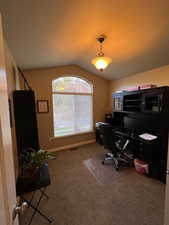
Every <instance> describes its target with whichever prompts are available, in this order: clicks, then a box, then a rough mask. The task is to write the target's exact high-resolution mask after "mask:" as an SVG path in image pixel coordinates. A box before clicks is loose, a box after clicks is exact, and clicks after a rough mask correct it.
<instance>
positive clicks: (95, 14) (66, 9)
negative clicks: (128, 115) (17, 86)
mask: <svg viewBox="0 0 169 225" xmlns="http://www.w3.org/2000/svg"><path fill="white" fill-rule="evenodd" d="M0 12H1V13H2V16H3V22H4V33H5V38H6V39H7V42H8V45H9V47H10V49H11V51H12V53H13V55H14V58H15V60H16V62H17V64H18V65H19V66H20V67H21V68H23V69H28V68H41V67H50V66H58V65H67V64H77V65H79V66H81V67H83V68H85V69H86V70H88V71H91V72H93V73H95V74H98V75H100V76H103V77H106V78H108V79H111V80H113V79H118V78H121V77H125V76H129V75H131V74H135V73H138V72H142V71H146V70H150V69H152V68H155V67H159V66H162V65H166V64H169V0H105V1H103V0H15V1H11V0H0ZM102 33H105V34H106V35H107V36H108V38H107V39H106V41H105V43H104V45H103V51H104V53H105V55H106V56H108V57H111V58H112V64H111V65H110V66H109V67H108V68H107V69H106V70H105V71H104V72H98V71H97V70H96V69H95V68H94V66H93V65H91V63H90V61H91V59H92V58H94V57H95V56H96V54H97V52H98V48H99V46H98V42H97V41H96V37H97V36H98V35H99V34H102Z"/></svg>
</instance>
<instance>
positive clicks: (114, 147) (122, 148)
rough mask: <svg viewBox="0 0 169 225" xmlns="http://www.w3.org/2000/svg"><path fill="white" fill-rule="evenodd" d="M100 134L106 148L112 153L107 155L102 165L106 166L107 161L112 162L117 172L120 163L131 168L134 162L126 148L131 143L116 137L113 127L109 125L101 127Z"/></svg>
mask: <svg viewBox="0 0 169 225" xmlns="http://www.w3.org/2000/svg"><path fill="white" fill-rule="evenodd" d="M100 133H101V138H102V141H103V146H104V148H105V149H108V150H110V151H111V152H109V153H106V155H105V158H104V160H103V162H102V163H103V164H105V162H106V161H110V160H111V161H112V162H113V165H114V167H115V169H116V170H117V171H118V170H119V167H120V162H123V164H124V163H125V164H127V165H129V166H130V165H131V162H132V160H131V158H130V157H129V156H128V155H127V154H126V148H127V146H128V144H129V142H130V141H129V140H128V139H124V138H119V137H116V135H115V132H114V129H113V127H112V126H111V125H109V124H104V125H102V126H100Z"/></svg>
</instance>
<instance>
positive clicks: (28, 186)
mask: <svg viewBox="0 0 169 225" xmlns="http://www.w3.org/2000/svg"><path fill="white" fill-rule="evenodd" d="M50 184H51V180H50V175H49V168H48V164H44V165H43V166H42V167H41V168H40V170H39V175H38V176H37V177H36V179H35V180H33V181H30V182H25V179H23V178H22V177H18V179H17V183H16V193H17V196H20V197H21V199H23V200H24V201H26V202H27V203H28V207H31V208H32V209H33V214H32V216H31V218H30V221H29V223H28V225H30V224H31V223H32V220H33V218H34V216H35V215H36V213H39V214H40V215H41V216H42V217H43V218H44V219H46V220H47V221H48V222H49V223H52V220H51V219H49V217H48V216H46V215H45V214H44V213H42V212H41V211H40V210H39V205H40V202H41V200H42V198H43V196H45V197H47V198H49V197H48V195H47V194H46V193H45V191H46V188H47V187H48V186H49V185H50ZM37 191H40V192H41V194H40V197H39V198H38V201H37V204H36V205H33V204H32V201H33V199H34V197H35V194H36V192H37ZM30 192H32V196H31V199H30V200H28V199H26V198H25V197H24V194H26V193H30Z"/></svg>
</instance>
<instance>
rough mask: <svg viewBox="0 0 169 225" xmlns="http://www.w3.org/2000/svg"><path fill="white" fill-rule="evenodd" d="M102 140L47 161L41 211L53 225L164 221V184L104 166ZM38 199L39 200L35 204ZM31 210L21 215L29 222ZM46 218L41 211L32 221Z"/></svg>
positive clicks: (36, 224) (37, 224)
mask: <svg viewBox="0 0 169 225" xmlns="http://www.w3.org/2000/svg"><path fill="white" fill-rule="evenodd" d="M104 154H105V150H103V148H102V147H101V146H99V145H98V144H90V145H86V146H83V147H79V148H77V149H71V150H68V151H62V152H57V153H56V159H55V160H51V161H50V162H49V168H50V174H51V180H52V184H51V185H50V186H49V187H48V189H47V194H48V195H49V196H50V198H49V199H46V198H44V199H43V200H42V201H41V205H40V209H41V210H42V211H43V212H44V213H46V214H47V215H48V216H49V217H50V218H52V219H53V223H52V224H53V225H163V213H164V197H165V185H164V184H162V183H161V182H160V181H158V180H155V179H150V178H147V177H145V176H143V175H140V174H137V173H136V172H135V170H134V169H133V168H121V169H120V171H119V172H116V171H115V170H114V168H113V167H112V165H111V164H110V163H109V164H106V165H102V164H101V161H102V159H103V157H104ZM34 203H36V199H35V202H34ZM31 213H32V211H31V209H28V210H27V212H26V213H25V214H24V216H23V218H22V225H27V224H28V220H29V218H30V215H31ZM46 224H48V222H47V221H46V220H44V218H42V217H41V216H39V215H38V214H37V215H36V216H35V218H34V220H33V222H32V224H31V225H46Z"/></svg>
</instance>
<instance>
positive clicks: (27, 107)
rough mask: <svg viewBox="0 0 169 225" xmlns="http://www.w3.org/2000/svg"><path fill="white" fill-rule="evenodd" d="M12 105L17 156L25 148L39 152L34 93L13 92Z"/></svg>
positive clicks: (30, 91) (26, 91)
mask: <svg viewBox="0 0 169 225" xmlns="http://www.w3.org/2000/svg"><path fill="white" fill-rule="evenodd" d="M13 104H14V116H15V128H16V140H17V149H18V154H20V153H21V152H22V151H23V150H25V149H26V148H33V149H35V150H39V138H38V128H37V118H36V106H35V96H34V92H33V91H32V90H25V91H14V92H13Z"/></svg>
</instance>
